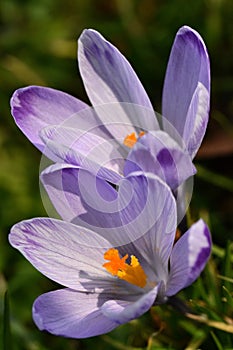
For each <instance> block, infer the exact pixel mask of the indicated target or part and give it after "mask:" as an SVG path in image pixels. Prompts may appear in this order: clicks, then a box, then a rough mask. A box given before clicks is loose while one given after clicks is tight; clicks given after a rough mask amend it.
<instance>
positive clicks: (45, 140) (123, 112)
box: [11, 26, 210, 186]
mask: <svg viewBox="0 0 233 350" xmlns="http://www.w3.org/2000/svg"><path fill="white" fill-rule="evenodd" d="M78 63H79V68H80V73H81V76H82V79H83V83H84V86H85V89H86V92H87V95H88V97H89V99H90V102H91V104H92V106H93V107H94V109H92V108H90V107H89V106H88V105H87V104H85V103H83V102H82V101H80V100H78V99H76V98H74V97H72V96H70V95H67V94H66V93H64V92H61V91H57V90H54V89H50V88H45V87H39V86H29V87H26V88H22V89H19V90H17V91H16V92H15V93H14V95H13V97H12V99H11V107H12V114H13V117H14V119H15V121H16V123H17V125H18V126H19V128H20V129H21V130H22V131H23V133H24V134H25V135H26V136H27V137H28V138H29V140H30V141H31V142H32V143H33V144H34V145H35V146H36V147H37V148H39V149H40V150H41V151H42V152H44V153H45V154H46V155H47V156H48V157H50V158H52V159H53V160H55V161H59V162H61V161H62V162H65V163H70V164H74V165H80V164H82V166H85V167H86V168H87V169H89V170H90V171H96V168H98V175H99V176H102V177H104V178H106V179H108V180H109V181H111V182H113V183H116V182H117V181H118V180H119V179H120V178H121V177H122V175H125V174H123V173H124V170H123V169H124V166H123V165H122V157H123V158H127V154H128V152H129V151H130V147H131V146H130V147H129V145H132V141H133V144H134V143H135V141H137V140H138V141H139V142H137V144H138V145H139V144H140V139H144V143H143V146H144V148H145V147H146V148H148V154H149V153H150V156H151V157H152V159H156V158H155V157H156V156H158V152H155V150H156V149H157V148H159V149H160V150H161V146H158V145H160V144H161V138H160V137H159V140H157V135H156V133H154V134H153V144H154V146H152V151H151V148H150V147H151V146H150V145H151V140H148V141H146V140H147V135H143V136H142V137H140V135H141V133H142V134H147V133H148V132H151V131H152V132H153V131H155V130H159V129H160V128H161V127H162V129H163V130H164V131H165V132H166V133H168V134H169V135H170V137H171V138H172V139H173V141H171V142H170V141H169V137H168V135H167V136H166V138H167V140H166V147H167V148H168V150H169V153H170V154H171V155H172V157H173V156H174V154H176V158H178V159H180V158H182V161H181V165H180V166H179V164H178V168H179V173H180V174H182V175H181V176H180V177H179V176H178V178H177V177H176V178H175V179H174V178H172V181H171V186H178V185H180V183H182V181H184V180H185V179H186V178H187V177H189V176H191V175H193V174H194V172H195V171H194V167H193V166H192V165H191V164H190V159H188V155H189V156H190V157H191V158H193V157H194V155H195V154H196V152H197V150H198V148H199V146H200V144H201V141H202V139H203V136H204V134H205V130H206V125H207V121H208V112H209V93H210V72H209V59H208V54H207V50H206V47H205V44H204V42H203V40H202V38H201V37H200V35H199V34H198V33H197V32H196V31H195V30H193V29H191V28H189V27H187V26H184V27H182V28H180V30H179V31H178V33H177V35H176V38H175V41H174V44H173V47H172V50H171V54H170V58H169V62H168V66H167V72H166V76H165V82H164V89H163V98H162V114H163V116H164V118H163V120H162V123H161V124H162V125H159V123H158V121H157V119H156V114H155V113H154V110H153V107H152V105H151V102H150V100H149V98H148V96H147V94H146V92H145V90H144V88H143V86H142V84H141V83H140V81H139V79H138V77H137V75H136V74H135V72H134V70H133V69H132V67H131V65H130V64H129V62H128V61H127V60H126V59H125V57H124V56H123V55H122V54H121V53H120V52H119V51H118V50H117V49H116V48H115V47H114V46H113V45H112V44H110V43H109V42H108V41H106V40H105V39H104V38H103V37H102V36H101V35H100V34H99V33H98V32H97V31H95V30H84V32H83V33H82V35H81V36H80V38H79V41H78ZM164 131H163V132H164ZM164 138H165V137H163V140H164ZM180 140H182V145H181V144H180V142H179V141H180ZM175 141H176V142H177V143H178V145H176V151H175V152H174V142H175ZM119 144H120V146H121V147H119ZM171 144H172V147H171V149H170V148H169V147H170V145H171ZM101 145H102V147H101ZM122 146H123V147H122ZM138 147H139V146H138ZM164 147H165V146H164ZM95 148H97V151H96V152H94V151H92V150H93V149H95ZM180 148H181V149H180ZM122 149H123V153H122ZM150 151H151V152H150ZM183 151H184V152H183ZM113 152H114V157H115V158H113V154H112V153H113ZM132 152H133V153H134V154H133V156H132V159H135V158H139V159H141V158H140V157H141V149H140V150H139V151H138V150H137V149H134V150H133V151H132ZM182 152H183V153H185V154H183V155H181V153H182ZM177 153H178V154H179V155H178V156H177ZM90 158H91V159H90ZM184 158H185V159H186V170H187V171H186V172H185V174H183V173H182V172H184V167H183V162H184ZM132 159H131V160H132ZM163 159H164V157H163ZM137 163H138V162H137ZM140 163H141V164H140V166H141V167H142V169H143V165H144V163H143V161H142V162H140ZM175 163H176V165H177V159H175ZM169 164H170V163H169V162H166V164H163V162H162V163H161V164H160V167H162V169H163V172H165V173H167V168H168V167H169V166H168V165H169ZM100 165H101V166H100ZM171 168H172V169H174V164H173V165H172V166H171ZM154 169H157V166H154ZM145 170H146V171H147V170H148V169H147V168H146V169H145ZM171 171H172V170H170V172H171ZM156 174H157V175H161V174H158V173H157V172H156ZM171 177H172V176H168V175H167V174H165V175H164V177H163V179H165V180H168V179H169V180H170V179H171ZM169 185H170V183H169Z"/></svg>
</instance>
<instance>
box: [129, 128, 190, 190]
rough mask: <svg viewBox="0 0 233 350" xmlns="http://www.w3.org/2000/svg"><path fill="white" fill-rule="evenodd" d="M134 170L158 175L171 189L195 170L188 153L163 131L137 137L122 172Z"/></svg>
mask: <svg viewBox="0 0 233 350" xmlns="http://www.w3.org/2000/svg"><path fill="white" fill-rule="evenodd" d="M136 170H140V171H144V172H151V173H153V174H156V175H158V176H159V177H160V178H161V179H162V180H164V181H165V182H166V183H167V184H168V186H169V187H170V188H171V189H172V190H175V189H176V188H177V187H178V186H179V185H180V184H181V183H183V182H184V181H185V180H186V179H187V178H189V177H190V176H192V175H194V174H195V172H196V170H195V167H194V166H193V163H192V159H191V157H190V156H189V154H188V153H187V152H186V151H185V150H182V148H181V147H180V146H179V145H178V143H176V142H175V141H174V140H173V139H172V138H171V137H170V136H169V135H168V134H166V133H165V132H163V131H156V132H151V133H147V134H146V135H144V136H142V137H140V138H139V139H138V141H137V143H136V144H135V145H134V147H133V149H132V150H131V152H130V153H129V155H128V157H127V160H126V163H125V168H124V173H125V175H128V174H129V173H131V172H133V171H136Z"/></svg>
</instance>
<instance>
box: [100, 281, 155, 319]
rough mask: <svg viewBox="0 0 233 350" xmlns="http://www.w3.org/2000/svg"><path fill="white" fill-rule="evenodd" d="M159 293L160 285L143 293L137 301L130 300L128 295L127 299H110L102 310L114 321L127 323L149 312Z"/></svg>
mask: <svg viewBox="0 0 233 350" xmlns="http://www.w3.org/2000/svg"><path fill="white" fill-rule="evenodd" d="M157 294H158V286H156V287H155V288H153V289H152V290H151V291H149V292H148V293H146V294H144V295H142V296H141V297H140V298H139V299H138V300H136V301H135V300H134V301H131V302H129V300H127V299H129V298H127V296H126V297H125V299H126V300H109V301H106V302H105V303H104V304H103V305H102V306H101V311H102V312H103V314H104V315H105V316H106V317H108V318H109V319H110V320H111V321H112V322H116V323H118V324H122V323H126V322H129V321H131V320H134V319H135V318H138V317H140V316H141V315H143V314H144V313H145V312H147V311H148V310H149V309H150V308H151V306H152V305H153V303H154V302H155V299H156V297H157ZM130 299H132V297H131V298H130Z"/></svg>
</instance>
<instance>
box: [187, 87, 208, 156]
mask: <svg viewBox="0 0 233 350" xmlns="http://www.w3.org/2000/svg"><path fill="white" fill-rule="evenodd" d="M209 98H210V96H209V93H208V91H207V89H206V88H205V86H204V85H202V84H201V83H198V86H197V88H196V90H195V92H194V94H193V99H192V101H191V104H190V106H189V110H188V114H187V119H186V124H185V127H184V133H183V139H184V141H185V144H186V145H187V150H188V152H189V154H190V156H191V157H192V158H194V156H195V155H196V153H197V151H198V149H199V147H200V145H201V142H202V140H203V137H204V135H205V132H206V127H207V123H208V113H209ZM193 116H195V117H193Z"/></svg>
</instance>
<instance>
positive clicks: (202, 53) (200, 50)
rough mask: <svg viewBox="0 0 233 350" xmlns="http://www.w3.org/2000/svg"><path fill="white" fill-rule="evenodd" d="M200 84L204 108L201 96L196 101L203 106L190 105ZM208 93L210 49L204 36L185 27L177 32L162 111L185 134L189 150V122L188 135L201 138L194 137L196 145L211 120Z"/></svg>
mask: <svg viewBox="0 0 233 350" xmlns="http://www.w3.org/2000/svg"><path fill="white" fill-rule="evenodd" d="M200 86H201V87H202V88H201V90H202V91H204V94H205V103H204V105H205V106H204V108H203V104H202V101H201V97H200V96H199V101H197V99H196V102H197V103H198V104H201V105H202V106H201V107H200V108H199V107H198V108H197V106H196V107H195V108H193V107H191V104H192V101H193V98H194V96H195V94H197V93H198V92H197V91H198V90H200ZM199 93H200V91H199ZM202 95H203V94H202ZM209 95H210V66H209V57H208V53H207V49H206V47H205V44H204V42H203V40H202V38H201V36H200V35H199V34H198V33H197V32H196V31H195V30H193V29H191V28H189V27H187V26H184V27H182V28H180V30H179V31H178V33H177V35H176V38H175V41H174V44H173V47H172V50H171V54H170V58H169V62H168V66H167V72H166V76H165V82H164V88H163V99H162V114H163V116H164V118H165V119H167V120H168V122H170V123H171V124H172V125H173V127H175V129H176V130H177V131H178V132H179V134H180V136H181V137H183V136H185V140H184V141H185V142H186V146H187V149H189V146H188V144H189V140H187V135H184V130H185V127H186V124H188V125H190V124H192V125H193V126H194V127H193V128H191V130H188V131H189V138H191V139H192V138H198V140H195V141H196V142H195V143H196V145H195V146H196V147H199V146H200V143H201V140H202V138H203V135H204V133H205V129H206V125H207V121H208V112H209ZM200 116H201V118H200ZM199 119H201V120H202V126H203V129H202V131H201V132H200V128H199V126H200V122H199ZM166 124H167V123H166V122H164V126H165V130H166V128H167V129H169V125H167V126H166ZM186 129H187V128H186ZM196 129H198V130H196ZM194 134H195V136H194ZM171 136H172V135H171ZM196 151H197V149H195V150H192V155H193V154H194V153H196Z"/></svg>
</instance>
